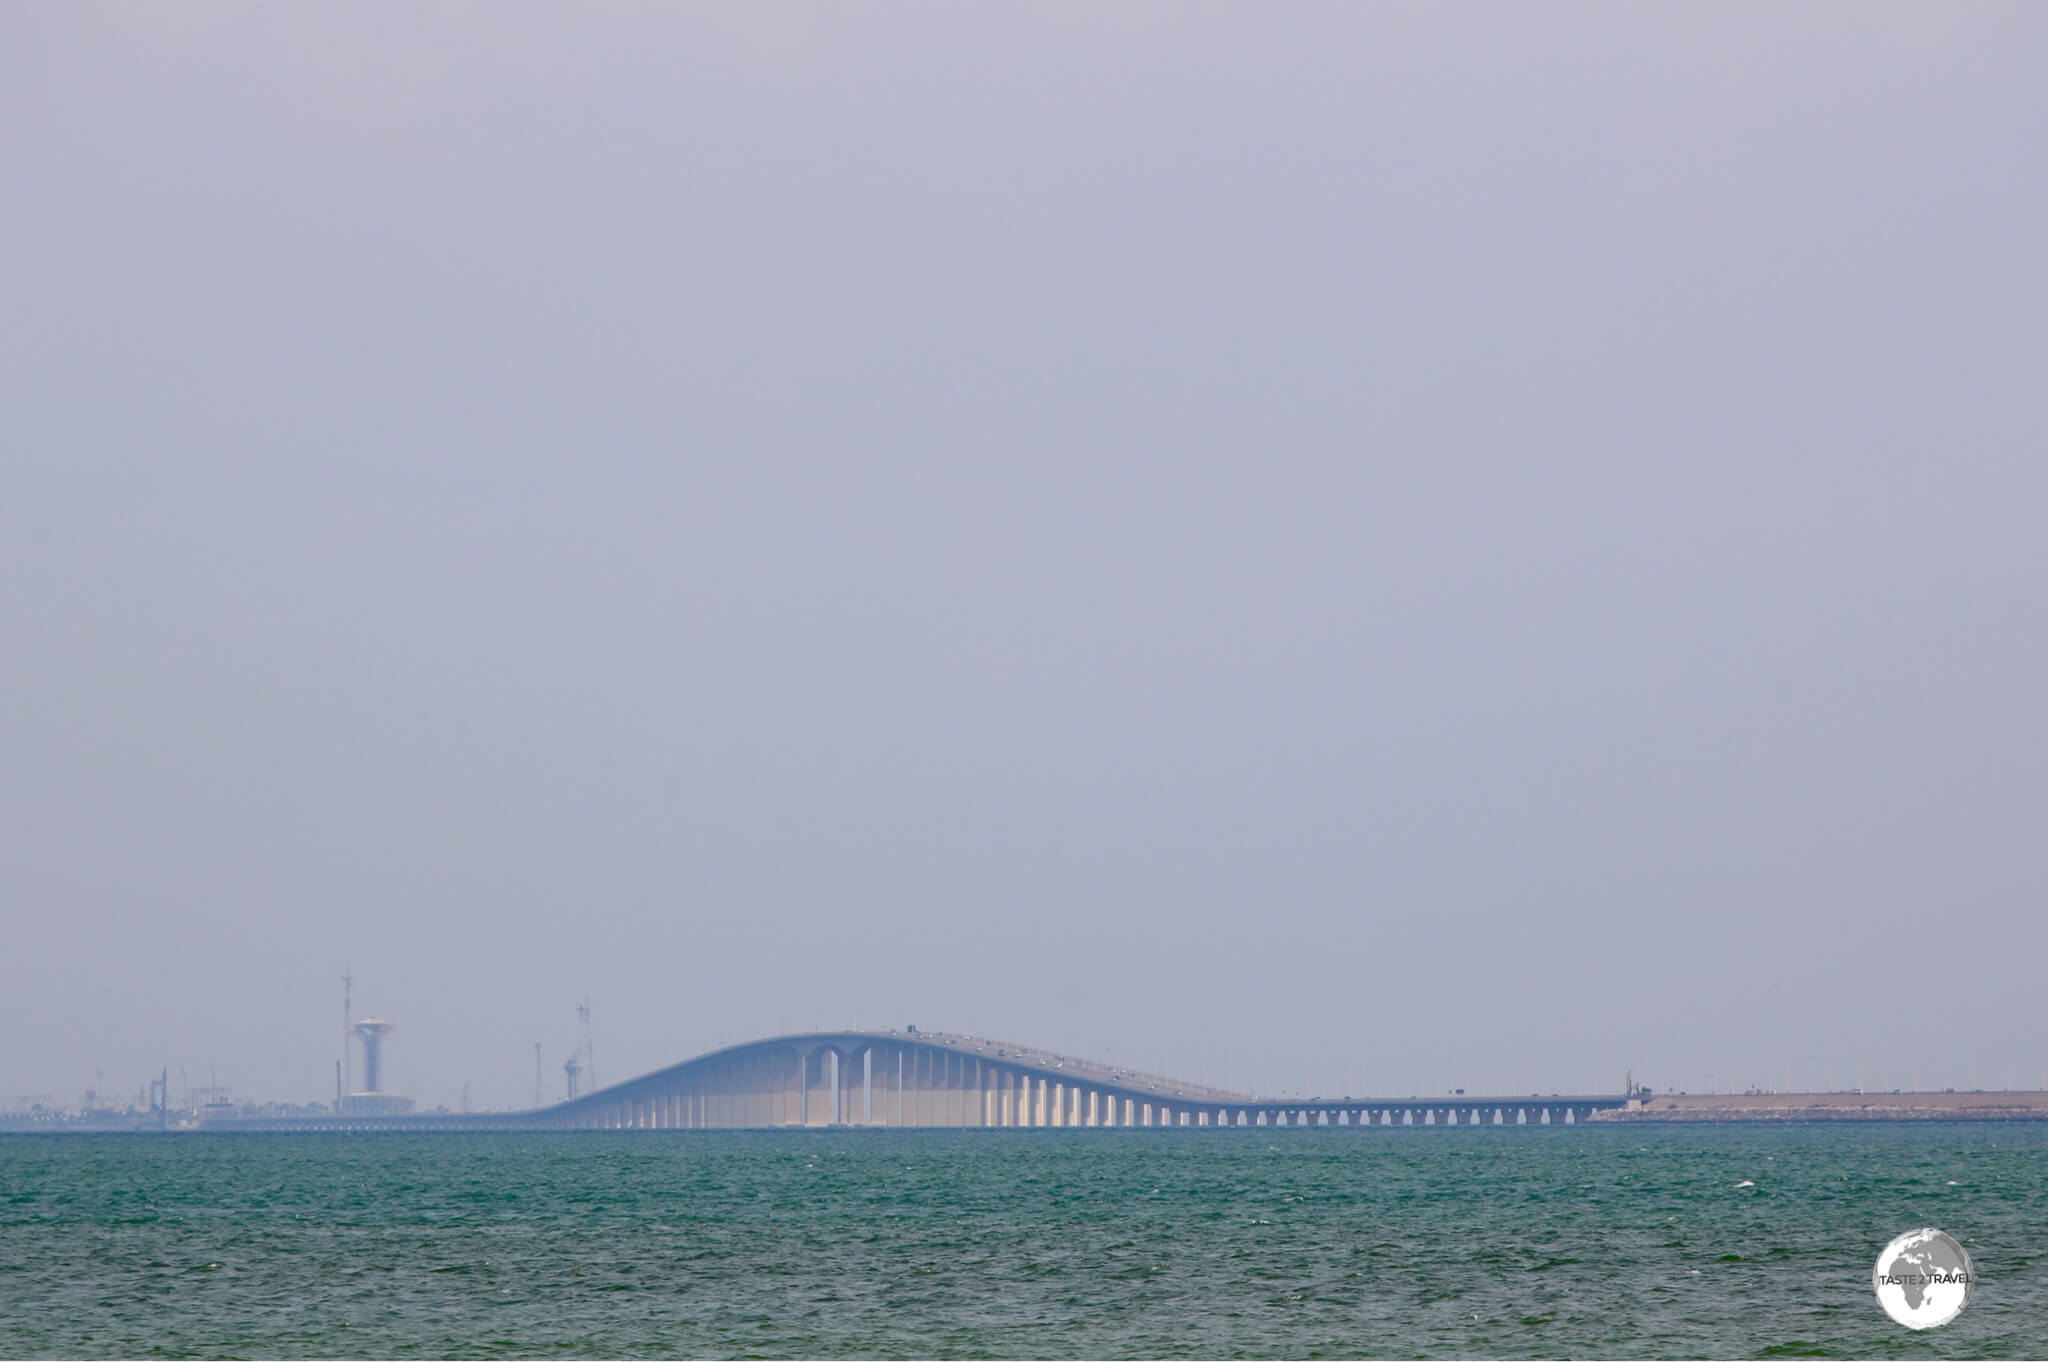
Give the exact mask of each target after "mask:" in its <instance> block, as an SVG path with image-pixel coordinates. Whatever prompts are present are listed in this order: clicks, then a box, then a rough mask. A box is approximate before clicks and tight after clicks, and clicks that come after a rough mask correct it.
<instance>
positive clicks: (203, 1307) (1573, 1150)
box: [0, 1124, 2048, 1358]
mask: <svg viewBox="0 0 2048 1362" xmlns="http://www.w3.org/2000/svg"><path fill="white" fill-rule="evenodd" d="M1922 1225H1932V1226H1936V1227H1938V1228H1940V1229H1943V1230H1946V1231H1947V1232H1948V1233H1949V1234H1951V1235H1953V1236H1955V1237H1956V1238H1957V1239H1958V1240H1959V1241H1961V1242H1962V1244H1963V1245H1964V1247H1965V1248H1966V1249H1967V1250H1968V1252H1969V1254H1970V1255H1971V1257H1972V1259H1973V1261H1974V1267H1975V1269H1976V1275H1977V1286H1976V1294H1975V1298H1974V1299H1973V1301H1972V1303H1971V1304H1970V1305H1969V1307H1968V1308H1967V1309H1965V1310H1964V1311H1963V1313H1962V1315H1961V1317H1960V1318H1958V1319H1957V1320H1956V1321H1955V1322H1954V1323H1953V1324H1950V1325H1948V1326H1946V1327H1944V1328H1942V1329H1939V1330H1934V1331H1930V1332H1927V1333H1913V1332H1910V1331H1908V1330H1905V1329H1902V1328H1900V1327H1899V1326H1897V1325H1895V1324H1893V1323H1892V1322H1891V1321H1890V1320H1889V1319H1888V1318H1887V1317H1886V1316H1885V1315H1884V1313H1883V1312H1882V1311H1881V1310H1880V1309H1879V1307H1878V1305H1877V1302H1876V1299H1875V1298H1874V1296H1873V1294H1872V1289H1871V1269H1872V1266H1873V1264H1874V1263H1875V1262H1876V1258H1877V1254H1878V1251H1879V1250H1880V1249H1881V1248H1882V1247H1883V1246H1884V1245H1885V1243H1886V1242H1887V1241H1888V1240H1890V1239H1891V1238H1892V1237H1893V1236H1895V1235H1897V1234H1899V1233H1901V1232H1902V1231H1904V1230H1908V1229H1912V1228H1916V1227H1919V1226H1922ZM0 1354H4V1355H6V1356H10V1357H13V1356H24V1355H34V1356H46V1355H57V1356H103V1355H121V1356H132V1357H155V1356H209V1357H210V1356H247V1355H256V1356H281V1357H300V1356H334V1355H344V1356H352V1357H410V1356H420V1355H425V1356H439V1357H476V1356H514V1357H520V1356H550V1355H568V1356H600V1357H604V1356H636V1357H637V1356H646V1357H657V1356H768V1357H780V1356H805V1357H815V1356H823V1357H842V1356H845V1357H899V1356H926V1357H980V1356H987V1357H1013V1356H1014V1357H1110V1358H1115V1357H1126V1356H1133V1357H1180V1356H1196V1357H1234V1356H1259V1357H1375V1356H1396V1357H1398V1356H1425V1357H1428V1356H1456V1357H1466V1356H1479V1357H1529V1356H1544V1357H1549V1356H1578V1357H1597V1356H1640V1357H1663V1356H1703V1357H1722V1356H1752V1357H1754V1356H1766V1357H1769V1356H1838V1357H1850V1356H1855V1357H1863V1356H1876V1357H1995V1356H2034V1357H2039V1356H2044V1355H2048V1125H2029V1124H2011V1125H2007V1124H1985V1125H1972V1124H1899V1125H1891V1124H1872V1125H1863V1124H1856V1125H1842V1124H1835V1125H1798V1126H1719V1127H1712V1128H1697V1127H1672V1126H1638V1125H1631V1126H1601V1125H1592V1126H1586V1127H1578V1128H1569V1127H1552V1128H1544V1129H1535V1130H1531V1129H1526V1128H1508V1129H1498V1128H1486V1127H1480V1128H1476V1129H1475V1128H1471V1127H1453V1128H1448V1129H1438V1128H1424V1129H1384V1128H1376V1129H1369V1130H1351V1129H1335V1130H1330V1129H1233V1130H990V1131H893V1132H892V1131H863V1130H836V1131H789V1132H730V1133H727V1132H693V1131H681V1132H646V1133H587V1134H559V1135H549V1134H504V1135H489V1134H460V1135H315V1134H307V1135H203V1134H187V1135H177V1134H171V1135H142V1136H112V1135H93V1136H88V1135H17V1136H4V1137H0Z"/></svg>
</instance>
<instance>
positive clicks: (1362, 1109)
mask: <svg viewBox="0 0 2048 1362" xmlns="http://www.w3.org/2000/svg"><path fill="white" fill-rule="evenodd" d="M1629 1103H1630V1099H1629V1097H1627V1096H1626V1095H1591V1096H1589V1095H1570V1096H1560V1095H1558V1094H1555V1093H1553V1094H1550V1095H1548V1096H1540V1095H1537V1094H1534V1093H1530V1094H1518V1095H1515V1096H1492V1097H1468V1096H1465V1095H1463V1094H1450V1095H1446V1096H1443V1097H1427V1098H1425V1097H1407V1098H1367V1097H1339V1098H1324V1097H1314V1098H1307V1099H1303V1098H1277V1097H1261V1096H1257V1095H1253V1094H1247V1093H1238V1092H1231V1091H1229V1090H1227V1089H1223V1088H1211V1087H1206V1086H1204V1085H1202V1084H1199V1083H1189V1082H1184V1081H1181V1080H1178V1079H1171V1078H1164V1077H1161V1076H1159V1075H1157V1074H1147V1073H1141V1072H1139V1071H1137V1070H1133V1069H1126V1068H1121V1067H1117V1066H1114V1065H1110V1064H1105V1063H1101V1062H1098V1061H1093V1060H1085V1059H1076V1058H1074V1057H1072V1056H1068V1055H1060V1054H1054V1053H1051V1052H1049V1051H1045V1050H1037V1049H1033V1048H1031V1047H1029V1046H1022V1045H1015V1044H1011V1043H1009V1042H1006V1041H996V1040H990V1039H988V1038H986V1037H981V1036H970V1035H958V1034H949V1033H945V1032H932V1031H914V1030H907V1029H906V1030H903V1031H821V1032H813V1033H807V1034H802V1035H788V1036H775V1037H771V1038H769V1039H766V1040H756V1041H749V1042H746V1043H744V1044H740V1045H732V1046H727V1047H725V1048H724V1049H720V1050H714V1051H711V1052H710V1053H709V1054H704V1055H699V1056H697V1057H696V1058H695V1059H689V1060H685V1061H684V1062H682V1063H680V1064H676V1065H672V1066H670V1067H669V1068H666V1069H657V1070H656V1071H654V1072H653V1073H649V1074H643V1075H641V1076H640V1077H638V1078H634V1079H629V1080H627V1081H626V1082H623V1083H618V1084H614V1085H613V1086H611V1087H608V1088H601V1089H599V1090H598V1091H596V1092H592V1093H589V1094H586V1095H584V1096H581V1097H577V1098H574V1099H571V1100H569V1101H566V1102H560V1103H557V1104H555V1105H553V1106H548V1107H541V1108H538V1109H536V1110H534V1111H530V1112H513V1113H493V1114H490V1115H475V1116H452V1115H432V1114H420V1115H413V1116H393V1117H341V1118H333V1117H330V1118H312V1119H304V1120H261V1121H257V1120H242V1119H228V1120H222V1121H214V1122H208V1123H207V1128H209V1129H236V1130H254V1129H259V1128H261V1129H267V1130H278V1129H299V1130H341V1129H348V1130H426V1129H439V1130H477V1129H494V1130H507V1129H514V1130H741V1129H770V1128H783V1127H791V1128H803V1127H810V1128H827V1127H882V1128H924V1127H963V1126H972V1127H1004V1128H1008V1127H1025V1126H1031V1127H1054V1128H1058V1127H1077V1128H1078V1127H1138V1128H1144V1127H1176V1128H1185V1129H1203V1128H1220V1127H1227V1126H1297V1127H1298V1126H1346V1127H1354V1128H1360V1129H1363V1128H1367V1127H1375V1126H1378V1127H1387V1126H1445V1127H1455V1126H1467V1127H1470V1126H1488V1125H1491V1126H1549V1125H1575V1124H1578V1123H1581V1122H1584V1121H1586V1120H1588V1119H1590V1118H1591V1117H1592V1116H1593V1114H1594V1113H1595V1112H1597V1111H1603V1110H1618V1109H1622V1108H1624V1107H1627V1106H1628V1105H1629Z"/></svg>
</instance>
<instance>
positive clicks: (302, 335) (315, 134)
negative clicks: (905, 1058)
mask: <svg viewBox="0 0 2048 1362" xmlns="http://www.w3.org/2000/svg"><path fill="white" fill-rule="evenodd" d="M2044 67H2048V8H2044V7H2043V6H2041V5H2039V4H2015V5H1999V4H1981V5H1980V4H1969V3H1944V4H1939V5H1885V4H1866V3H1858V4H1848V5H1830V4H1802V5H1796V6H1794V5H1782V6H1781V5H1759V6H1729V5H1703V6H1698V7H1684V6H1674V5H1642V6H1630V5H1619V6H1605V5H1603V6H1574V5H1568V4H1552V5H1544V6H1540V7H1537V6H1529V7H1517V6H1505V7H1473V8H1467V7H1458V6H1445V5H1438V4H1418V5H1401V4H1374V5H1356V4H1329V5H1319V4H1313V3H1301V4H1289V5H1284V6H1271V5H1256V4H1246V5H1239V6H1229V5H1208V4H1201V3H1170V4H1153V3H1128V4H1095V3H1090V4H1081V5H1067V4H1057V3H1046V4H1029V5H1015V6H1004V5H994V4H974V5H959V4H929V5H925V4H902V5H844V4H824V5H779V4H772V3H744V4H733V5H726V6H717V5H688V6H681V5H674V6H663V5H656V6H640V5H609V4H600V3H591V4H563V5H556V6H535V5H510V4H485V5H465V4H459V3H451V4H435V5H425V4H414V3H388V4H377V3H364V4H336V5H325V6H322V5H312V4H293V5H239V4H212V3H199V2H198V0H194V2H193V3H180V4H174V5H161V4H140V5H128V6H119V5H117V6H102V5H94V4H72V3H60V4H35V3H9V4H6V5H4V6H0V183H4V184H5V185H6V187H7V188H6V194H7V197H6V212H5V214H4V221H0V245H4V249H0V299H4V300H5V306H4V320H0V412H4V414H5V421H4V431H5V435H4V441H0V444H4V447H0V867H4V870H5V880H4V885H0V927H4V929H5V941H6V944H7V948H6V949H5V950H4V951H0V1034H5V1035H6V1036H8V1037H9V1038H10V1043H9V1044H8V1045H7V1046H6V1047H5V1049H4V1050H0V1103H5V1104H9V1105H13V1104H18V1103H19V1102H20V1101H21V1100H23V1099H24V1098H26V1097H28V1096H30V1095H45V1096H46V1097H47V1098H48V1100H50V1101H51V1102H53V1103H55V1104H59V1105H63V1104H70V1103H75V1102H77V1101H78V1100H79V1099H80V1095H81V1094H82V1093H83V1092H84V1091H85V1090H86V1089H88V1088H94V1089H97V1090H98V1091H99V1092H100V1093H102V1094H106V1093H114V1094H121V1095H127V1094H133V1093H135V1092H137V1090H139V1089H140V1088H141V1087H142V1085H143V1084H144V1082H145V1081H146V1080H147V1079H148V1078H151V1077H154V1076H156V1075H157V1074H159V1073H160V1072H162V1070H163V1069H164V1068H166V1067H168V1069H169V1070H170V1079H171V1083H172V1085H173V1088H174V1091H179V1092H182V1091H185V1090H187V1089H196V1088H198V1087H201V1086H212V1085H213V1082H214V1081H215V1079H214V1078H209V1075H213V1076H215V1077H216V1078H217V1082H218V1084H219V1085H221V1086H225V1087H227V1088H229V1089H231V1090H232V1095H233V1096H234V1097H235V1098H238V1099H240V1098H247V1099H256V1100H270V1099H277V1100H289V1101H296V1102H304V1101H308V1100H312V1099H324V1098H326V1097H327V1096H328V1095H329V1094H331V1093H332V1091H333V1067H334V1063H335V1060H336V1058H337V1056H338V1052H339V1035H338V1028H339V1024H340V1021H341V988H340V976H341V973H342V970H343V968H344V966H353V968H354V972H355V979H356V994H355V1003H356V1008H357V1011H358V1014H359V1015H360V1014H362V1013H373V1014H375V1015H377V1016H380V1017H383V1018H387V1019H389V1020H391V1021H393V1022H395V1023H396V1026H397V1030H396V1031H395V1032H394V1033H393V1035H392V1038H391V1041H390V1044H389V1045H388V1047H387V1050H386V1055H385V1060H386V1075H387V1078H388V1081H389V1085H390V1086H391V1087H392V1088H394V1089H395V1090H396V1091H398V1092H400V1093H404V1094H407V1095H410V1096H412V1097H415V1098H417V1099H418V1100H419V1102H420V1104H421V1105H422V1106H423V1107H428V1108H431V1107H433V1106H435V1105H437V1104H446V1105H448V1106H450V1107H456V1106H459V1105H460V1104H461V1103H462V1100H463V1094H464V1093H465V1092H467V1093H469V1094H470V1096H471V1099H472V1100H473V1103H474V1105H475V1106H477V1107H479V1108H501V1109H502V1108H510V1107H523V1106H526V1105H528V1104H530V1103H531V1102H532V1101H533V1097H534V1060H533V1045H534V1043H535V1042H537V1041H538V1042H541V1043H542V1044H543V1047H544V1052H545V1053H544V1056H543V1068H544V1070H545V1075H544V1077H545V1089H546V1092H547V1093H548V1094H549V1095H550V1096H552V1095H556V1094H559V1093H560V1092H561V1091H562V1089H563V1071H562V1064H563V1061H564V1060H565V1059H566V1058H567V1057H568V1055H569V1053H570V1049H571V1047H572V1046H573V1045H574V1044H575V1042H576V1034H577V1033H576V1029H575V1028H576V1017H575V1010H574V1009H575V1007H576V1004H577V1003H578V1002H579V1001H580V1000H582V999H584V998H586V997H588V998H590V999H591V1001H592V1006H593V1014H594V1027H595V1032H596V1055H597V1059H598V1064H599V1070H600V1072H601V1074H602V1075H603V1076H604V1077H605V1078H606V1079H607V1080H617V1079H620V1078H624V1077H627V1076H630V1075H634V1074H639V1073H645V1072H648V1071H651V1070H654V1069H657V1068H659V1067H662V1066H664V1065H668V1064H671V1063H674V1062H676V1061H678V1060H681V1059H684V1058H686V1057H688V1056H690V1055H693V1054H697V1053H701V1052H703V1051H706V1050H708V1049H711V1048H713V1047H714V1046H716V1045H718V1044H719V1043H721V1042H726V1041H739V1040H743V1039H749V1038H753V1037H759V1036H766V1035H772V1034H776V1033H778V1032H783V1031H789V1030H812V1029H826V1028H837V1027H855V1026H861V1027H870V1028H872V1027H878V1026H898V1027H900V1026H903V1025H906V1024H909V1023H913V1022H915V1023H920V1024H923V1025H925V1026H927V1027H944V1028H947V1029H951V1030H956V1031H963V1032H971V1033H974V1034H979V1035H992V1036H1004V1037H1010V1038H1014V1040H1016V1041H1017V1042H1020V1043H1025V1044H1030V1045H1033V1046H1040V1047H1044V1048H1046V1049H1050V1050H1056V1051H1059V1052H1062V1053H1068V1054H1077V1055H1085V1056H1088V1057H1090V1058H1092V1059H1107V1060H1109V1061H1110V1062H1112V1063H1115V1064H1119V1065H1126V1066H1131V1067H1137V1068H1142V1069H1145V1070H1148V1071H1153V1072H1160V1073H1168V1074H1173V1075H1176V1076H1178V1077H1182V1078H1185V1079H1189V1080H1192V1081H1198V1082H1204V1083H1209V1084H1214V1085H1217V1086H1222V1087H1228V1088H1233V1089H1238V1090H1251V1091H1260V1092H1269V1093H1270V1092H1287V1093H1295V1094H1304V1095H1305V1094H1312V1093H1323V1094H1330V1093H1343V1092H1351V1093H1386V1094H1397V1095H1398V1094H1407V1093H1423V1094H1436V1093H1445V1092H1448V1091H1450V1090H1452V1089H1455V1088H1465V1089H1467V1090H1468V1091H1472V1092H1526V1091H1544V1092H1574V1091H1578V1092H1584V1091H1610V1092H1611V1091H1615V1090H1617V1089H1618V1087H1619V1086H1620V1084H1621V1081H1622V1077H1623V1075H1624V1073H1627V1072H1629V1071H1633V1073H1634V1074H1635V1076H1636V1077H1637V1078H1638V1079H1640V1080H1642V1081H1645V1082H1647V1083H1650V1084H1651V1085H1653V1086H1655V1087H1657V1088H1659V1089H1665V1088H1673V1089H1676V1088H1685V1089H1690V1090H1692V1091H1695V1092H1698V1091H1704V1090H1707V1089H1710V1088H1720V1089H1723V1090H1729V1089H1733V1090H1737V1091H1739V1090H1741V1089H1743V1088H1744V1087H1747V1086H1751V1085H1754V1086H1758V1087H1772V1088H1778V1089H1788V1088H1804V1087H1822V1088H1828V1087H1833V1088H1847V1087H1857V1086H1861V1087H1868V1088H1883V1089H1891V1088H1896V1087H1908V1088H1911V1087H1926V1088H1936V1089H1939V1088H1943V1087H1949V1086H1955V1087H1959V1088H1972V1087H1998V1086H2003V1085H2011V1086H2014V1087H2048V1072H2044V1071H2043V1067H2042V1066H2043V1057H2044V1055H2048V1045H2044V1043H2043V1041H2044V1036H2043V1030H2042V1025H2043V1017H2042V1011H2041V1005H2040V1001H2039V999H2040V989H2039V974H2040V970H2039V963H2040V961H2041V959H2042V958H2043V956H2044V953H2048V916H2044V915H2043V914H2042V913H2041V912H2040V911H2039V905H2040V903H2041V902H2042V888H2043V885H2044V884H2048V839H2044V838H2043V837H2042V836H2041V835H2040V826H2039V824H2040V818H2039V810H2040V792H2041V790H2042V789H2043V788H2044V784H2048V731H2044V726H2043V722H2042V710H2041V705H2040V697H2041V696H2042V695H2043V694H2048V626H2044V621H2043V614H2042V599H2043V598H2042V589H2041V584H2042V583H2043V582H2048V535H2044V534H2043V533H2042V526H2041V515H2040V508H2041V507H2042V506H2043V505H2044V504H2048V462H2044V460H2043V458H2042V450H2043V449H2044V448H2048V407H2044V404H2043V403H2042V401H2041V398H2040V395H2041V392H2042V391H2043V387H2044V379H2043V360H2042V357H2043V354H2044V352H2048V351H2044V337H2043V332H2042V326H2043V318H2044V317H2048V278H2044V270H2043V264H2042V262H2043V254H2042V251H2041V223H2042V222H2043V221H2044V220H2048V177H2044V176H2042V175H2040V174H2039V173H2037V172H2036V169H2035V167H2036V166H2037V164H2038V162H2039V161H2040V159H2041V145H2040V144H2041V129H2042V128H2043V127H2048V82H2044V81H2043V80H2042V79H2041V73H2042V71H2043V69H2044ZM1930 943H1931V944H1930ZM1902 1013H1909V1014H1910V1015H1912V1016H1914V1017H1927V1016H1939V1017H1940V1018H1941V1019H1942V1024H1941V1025H1938V1026H1933V1025H1917V1024H1916V1025H1902V1024H1900V1022H1899V1018H1900V1016H1901V1015H1902ZM1390 1019H1400V1020H1401V1023H1402V1024H1403V1027H1404V1030H1403V1037H1402V1043H1401V1044H1400V1045H1398V1046H1388V1045H1385V1044H1382V1043H1380V1042H1379V1040H1378V1037H1380V1036H1381V1035H1383V1034H1384V1032H1385V1028H1386V1027H1387V1025H1388V1024H1389V1021H1390Z"/></svg>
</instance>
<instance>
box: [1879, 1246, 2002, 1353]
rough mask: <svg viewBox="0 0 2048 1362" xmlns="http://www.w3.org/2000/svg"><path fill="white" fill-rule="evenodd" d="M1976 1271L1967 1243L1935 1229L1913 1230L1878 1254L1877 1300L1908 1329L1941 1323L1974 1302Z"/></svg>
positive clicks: (1929, 1326) (1936, 1325)
mask: <svg viewBox="0 0 2048 1362" xmlns="http://www.w3.org/2000/svg"><path fill="white" fill-rule="evenodd" d="M1975 1284H1976V1274H1975V1273H1973V1272H1972V1271H1971V1270H1970V1255H1969V1254H1967V1253H1965V1252H1963V1246H1962V1245H1961V1244H1958V1243H1957V1242H1956V1241H1955V1240H1953V1239H1951V1238H1949V1237H1948V1236H1947V1235H1945V1234H1943V1233H1942V1232H1941V1231H1940V1230H1936V1229H1920V1230H1912V1231H1910V1232H1908V1233H1906V1234H1902V1235H1900V1236H1899V1237H1898V1238H1896V1239H1894V1240H1892V1241H1891V1242H1890V1243H1889V1244H1886V1245H1885V1246H1884V1252H1883V1253H1880V1254H1878V1255H1877V1269H1876V1270H1875V1271H1874V1272H1872V1273H1871V1285H1873V1286H1874V1287H1876V1288H1877V1303H1878V1304H1879V1305H1882V1306H1883V1307H1884V1312H1885V1313H1886V1314H1887V1315H1890V1316H1891V1317H1892V1318H1893V1319H1895V1320H1897V1321H1898V1322H1899V1323H1901V1324H1903V1325H1905V1326H1906V1327H1907V1328H1908V1329H1938V1328H1940V1327H1941V1326H1942V1325H1944V1324H1946V1323H1948V1322H1949V1321H1950V1320H1952V1319H1954V1318H1955V1317H1956V1316H1957V1315H1960V1314H1961V1313H1963V1307H1964V1306H1965V1305H1968V1304H1969V1303H1970V1290H1971V1288H1972V1287H1973V1286H1974V1285H1975Z"/></svg>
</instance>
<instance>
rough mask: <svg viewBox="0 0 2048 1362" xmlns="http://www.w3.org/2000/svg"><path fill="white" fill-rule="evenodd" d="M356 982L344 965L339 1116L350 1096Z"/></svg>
mask: <svg viewBox="0 0 2048 1362" xmlns="http://www.w3.org/2000/svg"><path fill="white" fill-rule="evenodd" d="M354 982H355V981H354V980H353V979H351V978H350V977H349V971H348V966H347V965H343V966H342V967H341V1091H340V1092H338V1093H336V1094H335V1099H334V1100H335V1107H334V1110H335V1113H336V1114H337V1115H339V1114H340V1112H341V1101H342V1099H343V1098H345V1097H346V1096H348V1080H349V1075H350V1073H351V1072H352V1071H351V1070H350V1068H349V1062H348V1034H349V1032H350V1031H351V1030H353V1029H354V1027H355V1022H356V1009H355V1004H354V1002H353V1001H351V999H350V997H349V989H350V988H351V986H353V984H354Z"/></svg>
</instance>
